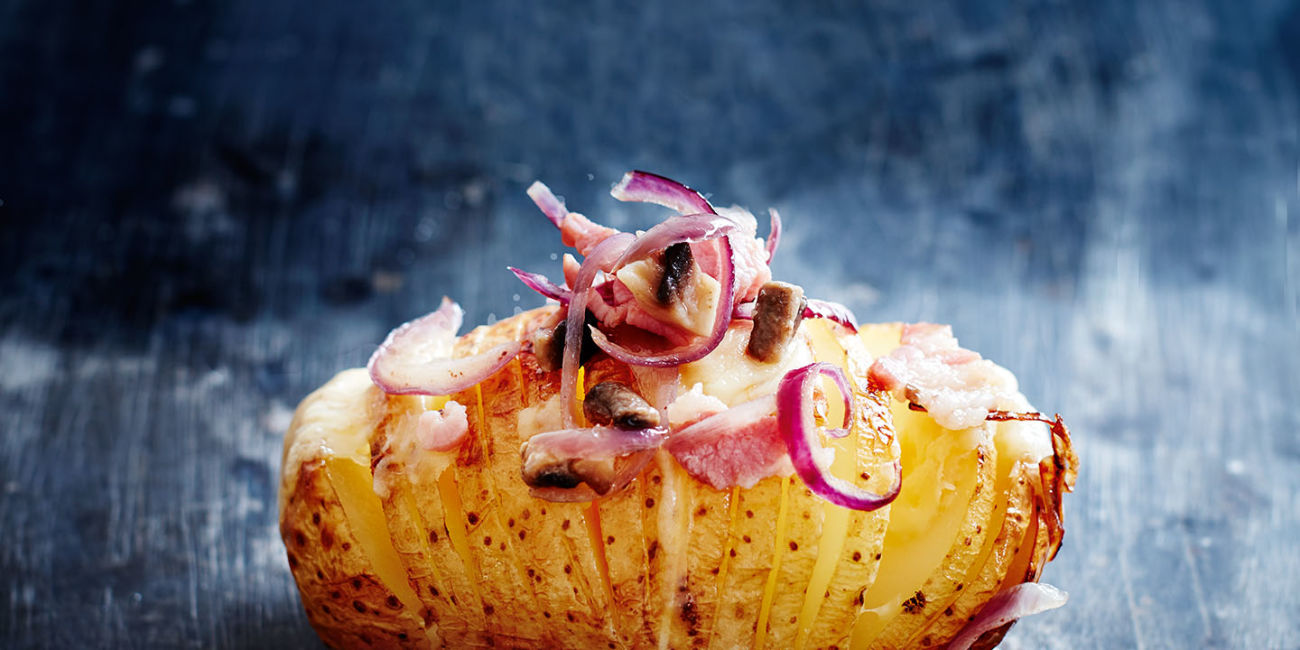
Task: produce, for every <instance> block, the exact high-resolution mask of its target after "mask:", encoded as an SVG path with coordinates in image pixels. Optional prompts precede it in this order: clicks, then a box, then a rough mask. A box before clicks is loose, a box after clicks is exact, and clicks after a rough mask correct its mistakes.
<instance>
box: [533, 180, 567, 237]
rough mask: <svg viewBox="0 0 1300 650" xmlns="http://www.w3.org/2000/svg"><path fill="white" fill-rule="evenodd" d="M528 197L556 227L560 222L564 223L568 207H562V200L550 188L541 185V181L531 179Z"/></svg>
mask: <svg viewBox="0 0 1300 650" xmlns="http://www.w3.org/2000/svg"><path fill="white" fill-rule="evenodd" d="M528 198H530V199H532V200H533V203H536V204H537V207H538V208H540V209H541V211H542V214H544V215H546V218H547V219H550V220H551V223H553V224H555V227H556V228H559V227H560V224H561V223H564V217H565V216H567V215H568V214H569V210H568V208H565V207H564V201H561V200H560V199H559V198H558V197H556V196H555V194H554V193H553V192H551V188H549V187H547V186H546V185H543V184H542V182H541V181H533V184H532V185H529V186H528Z"/></svg>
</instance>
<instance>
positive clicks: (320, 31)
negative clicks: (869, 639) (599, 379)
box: [0, 0, 1300, 648]
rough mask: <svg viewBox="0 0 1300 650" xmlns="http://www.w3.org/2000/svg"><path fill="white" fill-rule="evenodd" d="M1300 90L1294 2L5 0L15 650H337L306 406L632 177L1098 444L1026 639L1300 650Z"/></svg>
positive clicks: (517, 296) (615, 210)
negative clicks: (309, 497) (552, 198)
mask: <svg viewBox="0 0 1300 650" xmlns="http://www.w3.org/2000/svg"><path fill="white" fill-rule="evenodd" d="M1298 90H1300V4H1297V3H1295V2H1281V1H1278V2H1266V1H1261V2H1232V1H1226V0H1225V1H1217V2H1212V1H1204V2H1170V1H1151V2H1137V3H1135V2H1123V1H1097V2H1076V3H1067V2H1043V1H1036V0H1024V1H1019V2H970V3H950V2H941V3H914V2H901V1H899V2H876V3H870V4H867V3H858V2H851V3H850V2H839V3H835V2H799V3H793V2H792V3H781V2H776V1H763V2H743V3H742V2H736V3H713V2H703V1H695V2H671V3H666V4H661V3H627V2H612V1H603V2H594V3H576V2H548V3H523V2H478V3H471V2H466V3H450V2H448V3H433V2H416V1H406V2H401V1H393V2H381V3H359V2H300V3H275V4H270V3H265V2H260V1H233V2H204V1H199V0H196V1H194V2H175V3H170V4H169V3H153V4H148V3H129V2H102V1H101V2H82V3H75V5H74V4H73V3H57V2H36V1H31V0H10V1H9V2H5V3H3V4H0V201H3V204H0V234H2V236H0V371H2V372H0V412H3V413H4V416H3V419H2V420H0V421H2V422H3V424H2V425H0V427H2V428H3V431H4V433H3V437H2V438H0V479H2V481H3V492H2V493H0V583H2V585H3V586H2V587H0V646H4V647H14V646H20V647H21V646H29V645H30V646H50V647H77V646H85V645H91V646H128V647H130V646H140V647H177V646H204V647H209V646H235V647H241V646H254V647H283V646H285V645H286V644H288V645H303V644H310V643H312V641H313V639H314V635H313V633H312V631H311V629H310V627H309V626H308V625H307V623H306V618H305V616H304V615H303V614H302V611H301V607H300V605H299V603H298V600H297V594H296V592H295V590H294V587H293V582H292V579H291V577H290V575H289V572H288V570H287V565H286V562H285V559H284V555H283V548H282V547H281V545H280V542H279V539H278V534H277V532H276V527H275V526H276V523H275V522H276V512H275V501H274V500H275V484H276V475H277V471H278V463H279V449H280V435H281V433H282V431H283V427H284V426H285V425H286V424H287V417H288V413H289V411H290V409H291V408H292V407H293V405H294V404H296V402H297V400H299V399H301V398H302V397H303V396H304V395H305V394H306V393H307V392H308V391H309V390H311V389H312V388H313V387H315V386H316V385H318V384H319V383H321V382H323V381H324V380H325V379H327V378H328V377H329V376H330V375H331V374H333V373H334V372H335V371H337V370H339V369H342V368H345V367H348V366H353V365H358V364H361V363H363V362H364V360H365V359H366V357H367V356H368V354H369V352H370V350H372V349H373V346H374V344H375V343H376V342H377V341H378V340H379V339H380V338H381V337H382V336H383V334H384V332H386V331H387V330H388V329H389V328H391V327H392V326H394V325H395V324H397V323H399V322H401V321H403V320H406V319H408V318H410V317H412V316H415V315H417V314H420V313H422V312H423V311H427V310H429V309H431V308H433V307H434V306H435V305H436V302H437V299H438V297H439V296H441V295H443V294H448V295H451V296H453V297H454V298H456V299H457V300H459V301H460V302H461V303H462V304H463V305H464V306H465V307H466V309H467V311H468V317H469V318H468V319H469V321H470V322H481V321H487V320H491V319H493V318H496V317H500V316H504V315H508V314H510V313H513V311H514V310H516V309H519V308H527V307H530V306H534V305H537V304H540V303H541V300H540V299H539V298H536V297H535V296H532V295H529V293H528V292H527V291H526V290H524V289H523V288H522V287H521V286H519V285H517V283H516V282H515V281H514V280H513V278H512V277H511V276H510V275H509V274H507V273H506V272H505V270H504V267H505V265H506V264H514V265H518V266H523V267H525V268H530V269H535V270H543V271H550V272H553V271H555V270H556V269H558V263H557V262H554V261H553V260H551V259H550V257H549V256H550V254H551V253H552V252H555V251H556V250H557V247H558V244H557V241H556V239H555V238H554V236H553V232H552V231H551V229H550V226H549V224H548V223H547V222H546V221H545V220H544V219H543V218H542V217H541V216H540V215H539V214H537V213H536V212H535V210H534V209H533V208H532V207H531V205H530V204H529V202H528V200H527V198H526V197H525V196H524V194H523V189H524V187H526V185H527V184H528V183H529V182H531V181H532V180H533V179H535V178H541V179H543V180H545V181H546V182H548V183H549V184H550V185H551V186H552V187H553V188H554V189H555V190H556V191H557V192H558V193H560V194H562V195H564V196H565V197H566V198H567V199H568V202H569V205H570V206H572V207H574V208H575V209H578V210H581V211H583V212H585V213H587V214H589V215H591V216H593V217H596V218H598V219H600V220H604V221H606V222H608V223H611V224H613V225H618V226H622V227H625V228H630V227H634V226H637V225H644V224H647V223H650V222H651V220H652V219H653V218H654V216H655V215H656V214H657V212H656V211H655V210H652V209H648V208H642V207H639V206H627V205H623V204H617V203H616V202H614V201H613V200H612V199H610V198H609V197H608V195H607V193H606V192H607V190H608V188H609V186H610V184H611V183H613V182H614V181H615V180H617V179H618V177H619V175H620V174H621V173H622V172H623V171H624V170H626V169H631V168H644V169H649V170H653V171H657V172H659V173H663V174H666V175H669V176H672V177H675V178H678V179H680V180H682V181H685V182H688V183H690V184H691V185H693V186H695V187H697V188H701V189H703V190H705V191H706V192H708V193H710V194H711V197H712V199H713V200H714V201H715V202H718V203H722V204H730V203H739V204H741V205H745V206H747V207H749V208H751V209H752V210H754V211H755V212H756V213H760V214H761V212H762V211H764V210H765V209H766V207H768V206H776V207H777V208H778V209H780V210H781V211H782V213H783V215H784V216H785V219H786V225H787V233H788V236H787V238H786V239H785V243H784V247H783V249H782V251H781V253H780V254H779V255H778V257H777V260H776V263H775V269H776V273H777V275H778V276H782V277H784V278H786V279H790V280H793V281H796V282H799V283H802V284H805V285H806V286H807V287H808V288H809V291H810V292H811V293H813V294H815V295H820V296H823V297H827V298H832V299H837V300H840V301H843V302H845V303H846V304H848V305H850V306H851V307H853V308H854V309H855V311H856V312H857V314H858V315H859V317H860V318H861V319H863V320H867V321H875V320H936V321H942V322H951V323H953V324H954V326H955V327H956V331H957V334H958V336H959V337H961V339H962V341H963V343H964V344H966V345H967V346H969V347H972V348H975V349H977V350H980V351H982V352H984V353H985V355H986V356H988V357H990V358H993V359H995V360H997V361H999V362H1000V363H1002V364H1004V365H1006V366H1007V367H1009V368H1011V369H1013V370H1014V371H1016V372H1017V373H1018V374H1019V376H1020V378H1021V382H1022V387H1023V389H1024V391H1025V392H1026V393H1027V394H1028V395H1029V397H1030V399H1032V400H1033V401H1034V402H1035V403H1036V404H1037V405H1038V406H1039V407H1040V408H1043V409H1044V410H1047V411H1061V412H1063V413H1065V414H1066V415H1067V417H1068V419H1069V421H1070V422H1071V424H1072V426H1073V427H1074V429H1075V431H1076V440H1077V445H1078V448H1079V452H1080V455H1081V457H1082V462H1083V471H1082V474H1081V478H1080V481H1079V491H1078V493H1077V494H1075V495H1074V496H1073V497H1072V498H1070V499H1069V501H1068V503H1067V518H1068V522H1067V523H1068V529H1069V533H1068V535H1067V538H1066V542H1065V547H1064V548H1063V550H1062V551H1061V554H1060V556H1059V558H1058V559H1057V561H1056V562H1055V563H1053V564H1052V565H1051V566H1050V567H1049V568H1048V570H1047V574H1046V576H1045V580H1046V581H1048V582H1052V583H1054V584H1057V585H1060V586H1061V587H1063V588H1064V589H1066V590H1067V591H1069V592H1070V593H1071V602H1070V604H1069V605H1068V606H1067V607H1066V608H1065V609H1063V610H1060V611H1056V612H1053V613H1050V614H1046V615H1043V616H1041V617H1038V618H1035V619H1032V620H1030V621H1026V622H1025V623H1024V624H1021V625H1019V626H1017V627H1016V628H1015V629H1013V631H1012V632H1011V634H1010V635H1009V637H1008V640H1007V645H1008V646H1009V647H1063V648H1068V647H1101V648H1115V647H1145V648H1158V647H1169V648H1187V647H1249V648H1264V647H1269V648H1278V647H1297V646H1300V623H1297V621H1300V590H1298V589H1297V588H1296V586H1295V585H1296V582H1297V580H1298V579H1300V548H1298V546H1297V544H1296V541H1295V539H1296V536H1297V534H1298V533H1300V528H1298V526H1297V522H1298V521H1300V500H1298V498H1297V494H1298V493H1300V471H1298V470H1300V438H1298V436H1297V431H1300V412H1298V410H1297V406H1296V398H1297V395H1298V394H1300V361H1297V359H1298V358H1300V333H1298V328H1297V307H1298V305H1300V297H1298V296H1300V289H1297V286H1298V284H1300V225H1298V224H1300V218H1294V217H1291V216H1290V215H1291V214H1292V213H1294V212H1300V200H1298V196H1297V189H1298V183H1300V175H1298V162H1300V157H1298V152H1300V150H1298V148H1297V143H1298V138H1300V120H1298V119H1297V117H1298V111H1297V106H1298V105H1297V91H1298Z"/></svg>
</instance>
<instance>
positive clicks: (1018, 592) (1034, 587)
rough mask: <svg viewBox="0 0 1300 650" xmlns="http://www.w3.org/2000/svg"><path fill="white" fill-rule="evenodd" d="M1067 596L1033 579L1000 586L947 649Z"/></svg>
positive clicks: (957, 649) (962, 647) (961, 647)
mask: <svg viewBox="0 0 1300 650" xmlns="http://www.w3.org/2000/svg"><path fill="white" fill-rule="evenodd" d="M1068 599H1069V595H1068V594H1066V593H1065V592H1064V591H1061V590H1060V589H1057V588H1056V587H1053V586H1052V585H1045V584H1040V583H1037V582H1026V583H1022V584H1018V585H1016V586H1014V587H1011V588H1009V589H1004V590H1003V591H1001V592H999V593H998V595H996V596H994V597H993V598H990V599H989V602H987V603H985V604H984V607H982V608H981V609H980V611H979V614H976V615H975V618H974V619H973V620H971V622H969V623H967V624H966V627H964V628H962V632H961V634H959V635H957V638H956V639H953V640H952V643H950V644H948V650H966V649H967V648H969V647H971V644H973V643H975V641H977V640H978V639H979V638H980V636H981V635H983V634H984V633H985V632H988V631H989V630H996V629H998V628H999V627H1002V626H1003V625H1006V624H1007V623H1010V622H1012V621H1014V620H1016V619H1019V618H1024V617H1026V616H1029V615H1031V614H1038V613H1040V612H1046V611H1049V610H1053V609H1056V608H1057V607H1060V606H1062V605H1064V604H1065V601H1066V600H1068Z"/></svg>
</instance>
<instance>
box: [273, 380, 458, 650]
mask: <svg viewBox="0 0 1300 650" xmlns="http://www.w3.org/2000/svg"><path fill="white" fill-rule="evenodd" d="M372 388H373V387H372V385H371V383H370V378H369V377H368V376H367V375H366V373H365V371H364V370H348V371H345V372H342V373H339V374H338V375H337V376H335V377H334V379H332V380H330V381H329V382H328V383H326V384H325V385H324V386H322V387H321V388H319V389H318V390H316V391H315V392H314V393H312V394H311V395H308V396H307V398H306V399H304V400H303V401H302V403H301V404H300V405H299V406H298V410H297V412H296V413H295V414H294V418H293V422H292V424H290V426H289V433H288V434H287V435H286V436H285V452H284V459H283V464H282V471H281V483H280V533H281V536H282V537H283V538H284V541H285V547H286V548H287V549H288V556H289V568H290V570H291V571H292V572H293V576H294V579H295V580H296V581H297V583H298V590H299V593H300V594H301V596H302V601H303V605H304V606H305V607H306V609H307V617H308V619H310V620H311V623H312V626H313V627H315V628H316V630H317V632H318V633H319V634H320V635H321V639H322V640H324V641H326V642H327V643H331V644H335V645H348V646H360V645H363V644H364V645H370V644H377V645H383V646H390V647H413V648H415V647H426V646H427V645H428V644H429V643H430V642H431V640H436V639H437V633H436V630H435V631H433V636H432V637H430V636H428V635H426V632H425V629H424V625H423V622H422V620H421V619H420V617H418V616H417V614H416V612H417V611H418V609H419V607H420V602H419V599H418V598H417V597H416V595H415V593H414V591H413V590H412V589H411V587H410V585H409V584H407V582H406V580H405V579H404V578H405V576H404V572H403V571H402V569H401V562H400V560H399V559H398V557H397V554H396V553H395V552H394V551H393V547H392V543H391V542H390V541H389V536H388V532H387V528H386V527H385V526H384V525H383V514H382V512H381V511H380V508H379V502H378V499H377V498H376V497H375V495H374V493H373V491H372V489H371V486H370V468H369V463H367V462H366V458H367V456H368V449H369V437H370V435H371V433H372V432H373V431H374V428H375V427H374V418H373V415H374V413H373V410H372V405H373V402H374V400H375V399H376V397H377V394H378V393H377V391H373V390H372Z"/></svg>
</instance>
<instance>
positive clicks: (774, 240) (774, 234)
mask: <svg viewBox="0 0 1300 650" xmlns="http://www.w3.org/2000/svg"><path fill="white" fill-rule="evenodd" d="M767 215H768V217H770V218H771V220H772V228H771V231H770V232H768V233H767V264H768V266H771V265H772V258H773V257H776V247H777V245H778V244H780V243H781V215H779V214H777V212H776V208H768V209H767Z"/></svg>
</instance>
